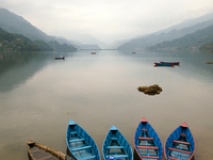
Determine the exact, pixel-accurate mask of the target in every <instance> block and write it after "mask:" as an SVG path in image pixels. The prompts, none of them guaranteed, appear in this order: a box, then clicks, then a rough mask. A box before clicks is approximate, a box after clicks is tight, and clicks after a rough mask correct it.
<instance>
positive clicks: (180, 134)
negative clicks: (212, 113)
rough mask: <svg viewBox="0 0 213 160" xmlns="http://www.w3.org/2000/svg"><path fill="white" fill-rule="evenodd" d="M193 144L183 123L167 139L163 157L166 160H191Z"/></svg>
mask: <svg viewBox="0 0 213 160" xmlns="http://www.w3.org/2000/svg"><path fill="white" fill-rule="evenodd" d="M194 154H195V142H194V138H193V135H192V133H191V131H190V129H189V127H188V125H187V123H186V122H183V123H182V124H181V125H180V126H179V127H177V129H175V130H174V131H173V132H172V133H171V134H170V136H169V137H168V138H167V140H166V143H165V145H164V155H165V158H166V159H167V160H193V159H194Z"/></svg>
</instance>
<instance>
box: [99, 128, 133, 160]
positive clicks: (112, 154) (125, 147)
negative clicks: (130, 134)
mask: <svg viewBox="0 0 213 160" xmlns="http://www.w3.org/2000/svg"><path fill="white" fill-rule="evenodd" d="M102 155H103V159H104V160H133V151H132V148H131V145H130V144H129V142H128V141H127V140H126V138H125V137H124V136H123V135H122V133H121V132H120V131H119V130H118V128H116V127H115V126H112V127H111V128H110V130H109V132H108V133H107V135H106V137H105V139H104V142H103V145H102Z"/></svg>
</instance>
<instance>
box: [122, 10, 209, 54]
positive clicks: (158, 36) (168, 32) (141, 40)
mask: <svg viewBox="0 0 213 160" xmlns="http://www.w3.org/2000/svg"><path fill="white" fill-rule="evenodd" d="M210 25H213V13H211V14H208V15H205V16H202V17H199V18H197V19H193V20H188V21H185V22H183V23H181V24H178V25H176V26H172V27H169V28H167V29H165V30H162V31H158V32H155V33H153V34H149V35H144V36H140V37H137V38H135V39H132V40H130V41H127V42H125V43H123V44H122V45H120V46H119V47H118V49H120V50H128V49H129V50H134V49H138V48H139V49H147V48H149V47H151V46H153V45H156V44H158V43H162V42H164V41H171V40H174V39H178V38H181V37H183V36H184V35H187V34H190V33H193V32H195V31H197V30H199V29H203V28H205V27H208V26H210Z"/></svg>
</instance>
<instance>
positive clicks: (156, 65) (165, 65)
mask: <svg viewBox="0 0 213 160" xmlns="http://www.w3.org/2000/svg"><path fill="white" fill-rule="evenodd" d="M154 64H155V67H158V66H159V67H174V64H170V63H156V62H155V63H154Z"/></svg>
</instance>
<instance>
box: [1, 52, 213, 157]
mask: <svg viewBox="0 0 213 160" xmlns="http://www.w3.org/2000/svg"><path fill="white" fill-rule="evenodd" d="M57 55H64V56H65V57H66V58H65V60H64V61H63V60H62V61H56V60H54V57H55V56H57ZM0 59H1V63H0V66H1V67H0V102H1V104H0V107H1V112H0V142H1V143H0V159H2V160H3V159H8V160H9V159H22V160H27V159H28V157H27V147H26V140H28V139H32V140H35V141H37V142H39V143H42V144H45V145H48V146H51V147H53V148H55V149H58V150H60V151H62V152H66V143H65V132H66V127H67V123H68V121H69V119H73V120H74V121H76V122H77V123H78V124H79V125H81V126H82V127H83V128H85V129H86V130H87V131H88V133H89V134H90V135H91V136H92V137H93V138H94V140H95V141H96V142H97V144H98V146H99V149H101V145H102V142H103V140H104V137H105V135H106V133H107V131H108V129H109V128H110V127H111V126H112V125H115V126H116V127H118V129H120V131H121V132H122V133H123V134H124V135H125V136H126V138H127V140H128V141H129V142H130V144H131V145H132V144H133V134H134V131H135V129H136V127H137V125H138V123H139V121H140V120H141V118H142V117H143V116H145V117H146V118H147V120H148V121H149V122H150V123H151V125H152V126H153V127H154V128H155V130H156V131H157V133H158V134H159V136H160V138H161V140H162V143H164V142H165V140H166V138H167V136H168V135H169V134H170V133H171V132H172V131H173V130H174V129H175V128H176V127H177V126H178V125H180V124H181V123H182V122H183V121H186V122H187V123H188V125H189V127H190V129H191V131H192V133H193V135H194V138H195V141H196V154H195V156H196V157H195V158H196V159H198V160H211V159H212V157H213V153H212V152H211V149H212V148H213V138H212V135H213V123H212V114H213V108H212V102H213V101H212V97H213V93H212V90H213V65H211V64H206V62H207V61H212V53H207V52H206V53H205V52H203V53H201V52H189V51H184V52H176V53H163V52H146V51H138V52H136V54H132V53H131V52H126V53H124V52H119V51H117V50H102V51H97V52H96V54H91V51H78V52H74V53H66V54H63V53H27V54H24V53H22V54H17V53H11V55H10V54H3V53H1V54H0ZM163 60H164V61H180V66H175V67H154V65H153V62H158V61H163ZM152 84H158V85H159V86H161V87H162V89H163V91H162V92H161V93H160V94H159V95H156V96H148V95H145V94H143V93H141V92H138V90H137V87H138V86H140V85H152ZM132 146H133V145H132Z"/></svg>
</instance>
